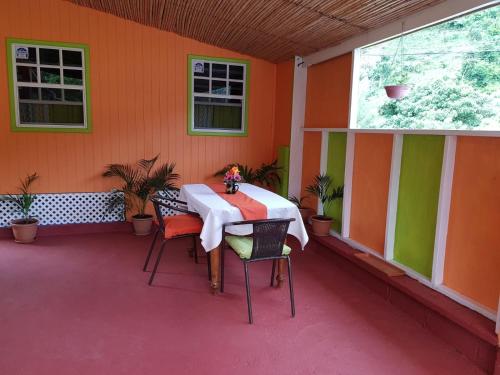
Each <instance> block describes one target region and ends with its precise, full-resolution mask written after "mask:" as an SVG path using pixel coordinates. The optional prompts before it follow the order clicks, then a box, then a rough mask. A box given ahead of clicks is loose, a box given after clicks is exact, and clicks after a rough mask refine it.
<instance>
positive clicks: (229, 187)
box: [226, 181, 240, 194]
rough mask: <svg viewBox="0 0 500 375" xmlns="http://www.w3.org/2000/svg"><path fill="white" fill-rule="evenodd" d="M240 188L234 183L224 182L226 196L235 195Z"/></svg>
mask: <svg viewBox="0 0 500 375" xmlns="http://www.w3.org/2000/svg"><path fill="white" fill-rule="evenodd" d="M239 188H240V186H239V185H238V184H237V183H236V182H235V181H228V182H226V194H236V192H237V191H238V190H239Z"/></svg>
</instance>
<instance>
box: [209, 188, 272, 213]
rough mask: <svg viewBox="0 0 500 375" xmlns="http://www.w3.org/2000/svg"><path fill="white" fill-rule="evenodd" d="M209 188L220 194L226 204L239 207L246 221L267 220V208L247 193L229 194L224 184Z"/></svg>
mask: <svg viewBox="0 0 500 375" xmlns="http://www.w3.org/2000/svg"><path fill="white" fill-rule="evenodd" d="M208 187H209V188H210V189H212V190H213V191H214V192H215V193H217V194H219V195H220V196H221V198H222V199H224V200H225V201H226V202H228V203H229V204H232V205H233V206H235V207H237V208H238V209H239V210H240V211H241V215H242V216H243V218H244V219H245V220H262V219H267V207H266V206H265V205H264V204H262V203H260V202H259V201H256V200H255V199H252V198H250V197H249V196H248V195H246V194H245V193H242V192H241V191H237V192H236V194H227V193H226V186H225V185H224V184H210V185H208Z"/></svg>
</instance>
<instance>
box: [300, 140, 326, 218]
mask: <svg viewBox="0 0 500 375" xmlns="http://www.w3.org/2000/svg"><path fill="white" fill-rule="evenodd" d="M320 162H321V133H320V132H314V133H307V132H306V133H304V155H303V158H302V193H301V195H302V196H307V199H306V200H305V202H304V204H305V205H306V206H308V207H311V208H313V209H314V210H316V208H317V206H318V200H317V199H316V198H313V197H311V196H310V195H309V194H308V193H306V191H305V190H306V186H308V185H310V184H311V183H312V182H313V179H314V176H316V175H317V174H319V171H320Z"/></svg>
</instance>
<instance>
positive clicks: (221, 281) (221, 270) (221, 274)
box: [220, 245, 225, 293]
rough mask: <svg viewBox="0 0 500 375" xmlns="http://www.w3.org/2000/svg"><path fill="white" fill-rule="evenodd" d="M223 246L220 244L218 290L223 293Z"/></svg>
mask: <svg viewBox="0 0 500 375" xmlns="http://www.w3.org/2000/svg"><path fill="white" fill-rule="evenodd" d="M224 249H225V246H224V245H221V249H220V292H221V293H224V253H225V251H224Z"/></svg>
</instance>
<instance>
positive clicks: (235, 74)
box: [229, 65, 243, 79]
mask: <svg viewBox="0 0 500 375" xmlns="http://www.w3.org/2000/svg"><path fill="white" fill-rule="evenodd" d="M229 78H230V79H243V67H242V66H239V65H229Z"/></svg>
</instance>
